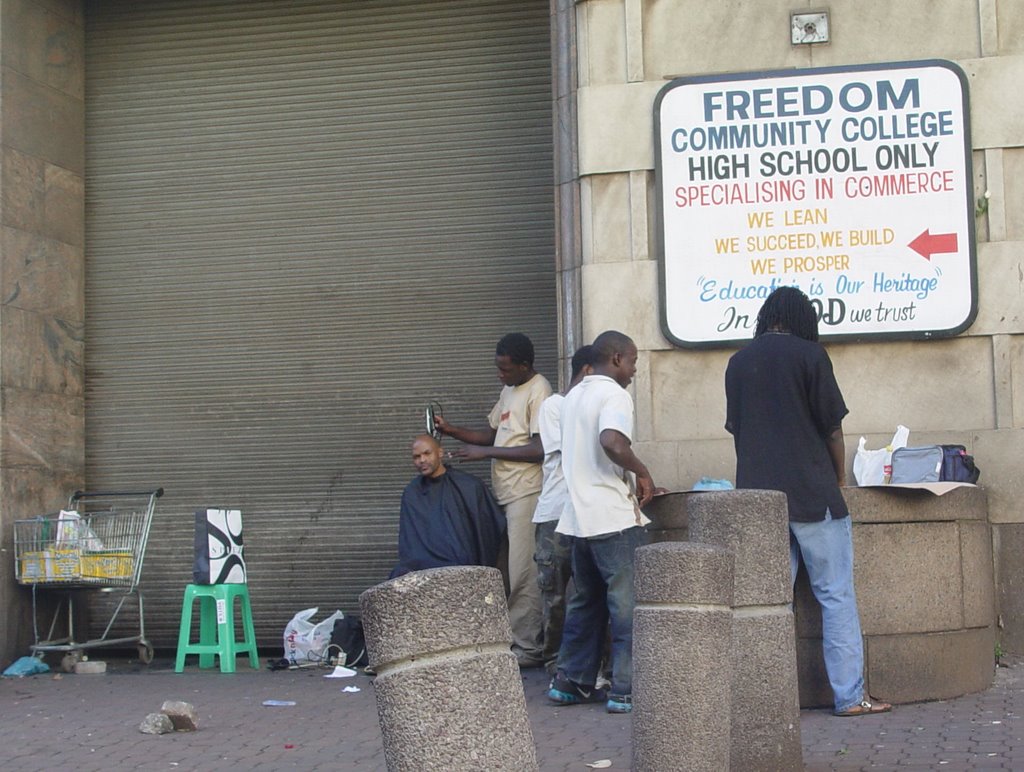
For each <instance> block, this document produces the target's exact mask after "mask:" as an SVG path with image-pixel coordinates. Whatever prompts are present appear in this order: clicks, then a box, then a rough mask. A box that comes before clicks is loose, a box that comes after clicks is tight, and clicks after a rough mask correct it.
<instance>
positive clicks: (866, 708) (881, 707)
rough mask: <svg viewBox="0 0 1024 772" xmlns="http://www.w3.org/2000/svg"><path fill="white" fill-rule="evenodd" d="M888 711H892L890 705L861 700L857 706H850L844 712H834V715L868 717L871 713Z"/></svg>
mask: <svg viewBox="0 0 1024 772" xmlns="http://www.w3.org/2000/svg"><path fill="white" fill-rule="evenodd" d="M890 710H892V705H890V704H889V703H888V702H879V701H877V700H876V701H874V702H872V701H871V700H861V701H860V703H859V704H857V705H852V706H850V707H849V708H847V709H846V710H837V711H835V715H837V716H841V717H843V718H850V717H852V716H870V715H872V714H873V713H888V712H889V711H890Z"/></svg>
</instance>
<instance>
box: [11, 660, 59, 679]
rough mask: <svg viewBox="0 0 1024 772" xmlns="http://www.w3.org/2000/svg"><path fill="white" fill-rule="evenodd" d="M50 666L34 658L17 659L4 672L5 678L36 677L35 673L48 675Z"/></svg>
mask: <svg viewBox="0 0 1024 772" xmlns="http://www.w3.org/2000/svg"><path fill="white" fill-rule="evenodd" d="M49 672H50V666H49V665H47V664H46V663H45V662H43V661H42V660H41V659H38V658H36V657H19V658H18V659H16V660H14V662H12V663H11V665H10V667H8V668H7V669H6V670H5V671H4V673H3V674H4V677H5V678H16V677H17V678H20V677H21V676H27V675H36V674H37V673H49Z"/></svg>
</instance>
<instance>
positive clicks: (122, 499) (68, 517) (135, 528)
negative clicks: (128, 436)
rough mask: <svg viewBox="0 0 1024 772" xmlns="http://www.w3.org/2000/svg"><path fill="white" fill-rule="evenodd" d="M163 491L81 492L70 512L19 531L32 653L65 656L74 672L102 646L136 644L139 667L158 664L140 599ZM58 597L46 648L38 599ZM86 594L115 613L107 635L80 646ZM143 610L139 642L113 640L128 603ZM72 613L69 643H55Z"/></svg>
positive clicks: (18, 568) (17, 566)
mask: <svg viewBox="0 0 1024 772" xmlns="http://www.w3.org/2000/svg"><path fill="white" fill-rule="evenodd" d="M163 493H164V490H163V488H158V489H157V490H155V491H142V492H116V493H114V492H96V493H85V492H83V491H75V493H73V494H71V497H70V498H69V499H68V508H67V510H64V511H61V512H60V513H59V514H50V515H40V516H38V517H34V518H32V519H30V520H16V521H15V523H14V573H15V577H16V578H17V580H18V583H19V584H23V585H30V586H31V587H32V622H33V632H34V636H35V644H34V645H33V646H32V653H33V654H38V653H40V652H46V651H62V652H65V655H64V659H63V661H62V663H61V666H62V667H63V668H64V669H65V670H71V669H73V668H74V664H75V662H77V661H78V660H80V659H81V658H82V652H83V651H85V650H88V649H92V648H96V647H99V646H124V645H125V644H133V643H134V644H136V645H137V646H138V651H139V660H140V661H142V662H144V663H147V664H148V663H149V662H151V661H152V660H153V647H152V646H151V645H150V644H149V641H147V640H146V629H145V622H144V619H143V607H142V593H141V592H140V591H139V589H138V585H139V577H140V575H141V574H142V562H143V559H144V558H145V556H146V542H147V541H148V540H149V528H150V525H151V524H152V522H153V509H154V507H155V505H156V500H157V499H158V498H160V496H162V495H163ZM37 589H38V590H41V591H45V592H58V593H60V594H61V597H60V599H59V601H58V603H57V606H56V609H55V611H54V615H53V621H52V622H51V623H50V628H49V632H48V633H47V636H46V640H42V641H40V640H39V625H38V614H37V608H36V591H37ZM80 590H96V591H98V592H104V593H114V594H115V597H116V596H120V597H119V598H118V599H117V602H116V605H115V606H114V611H113V613H112V615H111V617H110V621H109V622H108V623H107V627H106V629H105V630H104V631H103V635H102V636H100V637H99V638H95V639H93V640H89V641H76V640H75V628H74V618H75V595H76V593H77V592H78V591H80ZM133 595H134V596H135V597H136V598H137V600H138V604H139V634H138V635H136V636H131V637H127V638H110V637H108V636H109V635H110V631H111V628H113V626H114V622H115V620H116V619H117V616H118V614H120V613H121V609H122V607H123V606H124V604H125V602H126V601H127V600H128V598H129V597H131V596H133ZM65 610H66V615H67V631H68V634H67V637H65V638H57V639H55V638H53V634H54V630H55V629H56V627H57V622H58V620H59V618H60V617H61V616H62V612H64V611H65Z"/></svg>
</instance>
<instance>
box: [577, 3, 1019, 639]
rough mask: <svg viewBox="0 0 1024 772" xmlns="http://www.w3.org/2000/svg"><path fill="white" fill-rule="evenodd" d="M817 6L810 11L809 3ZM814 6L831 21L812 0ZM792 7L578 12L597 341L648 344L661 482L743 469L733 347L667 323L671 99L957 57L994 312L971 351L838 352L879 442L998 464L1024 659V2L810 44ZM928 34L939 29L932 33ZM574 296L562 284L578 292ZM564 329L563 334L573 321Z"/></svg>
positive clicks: (643, 379)
mask: <svg viewBox="0 0 1024 772" xmlns="http://www.w3.org/2000/svg"><path fill="white" fill-rule="evenodd" d="M799 5H800V4H799V3H798V4H797V6H799ZM807 8H808V10H813V9H817V8H818V6H815V5H813V4H811V3H807ZM794 10H798V8H797V7H795V6H794V4H793V3H789V2H778V0H765V1H764V2H760V3H756V4H745V5H744V4H736V3H720V4H711V5H709V4H707V3H698V2H696V1H695V0H658V1H655V0H584V1H583V2H580V3H578V4H577V6H576V15H575V22H576V29H575V39H576V52H577V65H578V66H577V78H578V90H577V102H578V118H577V122H578V147H577V149H578V156H579V166H578V171H579V185H580V208H579V219H578V222H576V223H568V222H565V221H564V218H565V216H566V215H565V212H566V211H568V210H567V208H566V207H563V209H562V212H563V214H562V217H563V223H562V225H561V227H562V228H563V229H569V228H570V227H571V226H573V225H575V227H578V229H579V234H580V236H579V244H578V250H577V253H576V255H575V262H573V260H572V259H570V256H569V255H565V254H563V255H562V259H561V263H560V270H561V271H563V273H564V272H565V271H574V272H576V273H573V274H572V275H573V276H576V275H577V273H578V276H579V281H578V287H579V296H578V297H570V298H568V299H566V298H563V303H562V306H563V314H572V313H573V312H576V313H578V314H579V318H580V324H581V328H582V336H581V337H582V339H583V340H591V339H593V337H594V336H595V335H596V334H597V333H599V332H600V331H602V330H604V329H607V328H616V329H620V330H622V331H624V332H626V333H628V334H630V335H631V336H632V337H633V338H634V339H635V340H636V341H637V344H638V346H639V348H640V349H641V358H640V363H639V370H638V373H637V378H636V381H635V386H634V387H633V388H634V390H635V398H636V405H637V418H638V423H637V439H638V442H637V451H638V453H639V455H640V456H641V457H642V458H643V459H644V460H645V461H647V462H648V464H649V466H650V468H651V471H652V473H653V475H654V479H655V481H656V482H657V483H658V484H659V485H664V486H666V487H669V488H674V489H680V488H688V487H690V486H691V485H692V484H693V483H694V482H695V481H696V480H697V479H698V478H700V477H701V476H702V475H710V476H713V477H728V478H732V477H733V475H734V456H733V449H732V441H731V439H730V438H729V436H728V435H727V434H726V432H725V431H724V429H723V428H722V425H723V423H724V416H725V396H724V391H723V375H724V371H725V365H726V362H727V360H728V358H729V356H730V354H731V353H732V352H731V351H729V350H721V351H681V350H677V349H675V348H673V347H672V346H671V345H670V344H669V342H668V341H667V340H666V339H665V338H664V336H663V335H662V333H661V330H660V325H659V300H658V298H659V289H658V262H657V248H656V240H655V216H656V212H655V206H654V202H655V196H654V147H653V104H654V98H655V95H656V94H657V92H658V91H659V89H661V88H662V87H663V86H664V85H665V83H666V82H667V80H669V79H671V78H673V77H678V76H683V75H699V74H708V73H720V72H730V71H756V70H771V69H787V68H794V67H821V66H837V65H846V64H864V63H872V62H891V61H905V60H913V59H926V58H940V59H949V60H952V61H954V62H956V63H957V64H959V65H960V67H961V68H963V70H964V71H965V72H966V73H967V76H968V80H969V87H970V100H971V133H972V142H973V146H974V151H973V166H974V182H975V195H976V197H977V198H979V199H980V198H981V197H983V196H984V193H985V192H986V191H988V192H989V194H990V198H989V199H988V211H987V212H986V213H985V214H983V215H981V216H979V217H978V218H977V222H976V225H977V233H978V242H979V244H978V279H979V290H978V297H979V313H978V316H977V320H976V321H975V323H974V324H973V325H972V326H971V327H970V329H969V330H967V332H965V333H964V334H962V335H961V336H959V337H957V338H955V339H949V340H942V341H927V342H878V341H875V342H867V343H847V344H836V345H831V346H829V352H830V354H831V356H832V358H833V361H834V363H835V369H836V374H837V377H838V379H839V383H840V385H841V386H842V387H843V390H844V393H845V396H846V399H847V403H848V405H849V407H850V415H849V417H848V418H847V420H846V422H845V425H844V429H845V431H846V434H847V447H848V462H849V463H852V456H853V451H854V449H855V448H856V445H857V439H858V437H859V436H861V435H864V436H865V437H867V440H868V446H869V447H880V446H882V445H884V444H885V443H886V442H887V441H888V440H889V438H890V437H891V436H892V432H893V431H894V429H895V427H896V425H897V424H899V423H902V424H904V425H906V426H909V427H910V428H911V443H912V444H928V443H936V442H958V443H962V444H964V445H966V446H967V447H968V451H969V452H971V453H973V454H974V455H975V457H976V458H977V461H978V464H979V466H980V467H981V468H982V470H983V471H982V478H981V483H982V484H983V485H984V486H985V488H986V489H987V491H988V496H989V511H990V517H991V520H992V522H993V523H994V524H995V525H994V531H993V533H994V541H995V545H996V548H995V557H996V561H997V564H996V576H997V582H998V587H999V596H1000V598H1001V599H1002V600H1003V603H1002V606H1001V625H1002V627H1001V637H1002V641H1003V646H1004V648H1006V649H1007V650H1010V651H1024V613H1022V612H1024V608H1022V607H1021V606H1022V602H1021V601H1020V600H1019V599H1020V597H1021V593H1019V592H1012V591H1011V588H1013V587H1019V586H1020V585H1021V584H1022V583H1024V560H1022V559H1021V557H1020V555H1021V553H1020V551H1019V550H1017V549H1015V548H1014V547H1015V546H1016V545H1018V544H1019V543H1020V542H1021V540H1022V539H1024V531H1022V529H1024V510H1022V508H1021V506H1020V504H1019V502H1020V500H1021V497H1022V493H1024V490H1022V486H1024V477H1022V476H1021V475H1020V474H1019V473H1018V470H1017V467H1018V466H1019V459H1020V458H1021V457H1022V456H1024V282H1022V280H1021V278H1020V277H1021V276H1022V275H1024V93H1022V92H1021V90H1020V89H1019V88H1017V87H1016V84H1018V83H1020V82H1021V81H1022V80H1024V0H979V2H977V3H963V2H958V0H938V1H934V0H906V1H905V2H901V3H896V4H891V3H881V2H878V0H867V2H864V1H863V0H837V2H834V3H832V4H830V6H829V12H830V26H831V33H832V42H830V43H828V44H824V45H815V46H794V45H792V44H791V43H790V37H789V14H790V13H791V12H792V11H794ZM922 30H927V31H928V32H927V34H923V33H922ZM569 286H570V283H569V282H563V292H565V291H567V290H566V288H567V287H569ZM568 323H569V322H566V321H565V320H563V324H568Z"/></svg>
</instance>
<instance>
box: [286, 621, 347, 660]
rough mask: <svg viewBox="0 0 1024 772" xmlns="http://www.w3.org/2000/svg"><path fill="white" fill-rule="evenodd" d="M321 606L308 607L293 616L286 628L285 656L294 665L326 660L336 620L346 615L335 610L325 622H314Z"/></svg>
mask: <svg viewBox="0 0 1024 772" xmlns="http://www.w3.org/2000/svg"><path fill="white" fill-rule="evenodd" d="M319 610H320V609H319V608H308V609H305V610H304V611H300V612H299V613H298V614H296V615H295V616H293V617H292V621H291V622H289V623H288V625H287V626H286V627H285V628H284V656H285V659H287V660H288V661H289V662H290V663H291V664H293V665H306V664H309V663H311V662H316V663H319V662H324V661H326V659H327V646H328V644H330V642H331V631H332V630H334V622H335V621H336V620H338V619H341V618H343V617H344V616H345V615H344V614H342V613H341V612H340V611H335V612H334V613H333V614H331V615H330V616H329V617H327V619H325V620H324V621H323V622H317V623H315V624H314V623H313V622H312V621H311V620H312V619H313V617H314V616H316V612H317V611H319Z"/></svg>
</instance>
